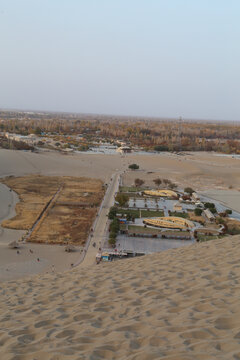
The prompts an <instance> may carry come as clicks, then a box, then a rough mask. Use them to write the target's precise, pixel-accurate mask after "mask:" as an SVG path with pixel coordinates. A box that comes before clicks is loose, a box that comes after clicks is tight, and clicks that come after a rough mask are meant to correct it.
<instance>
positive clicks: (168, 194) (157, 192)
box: [143, 190, 178, 199]
mask: <svg viewBox="0 0 240 360" xmlns="http://www.w3.org/2000/svg"><path fill="white" fill-rule="evenodd" d="M143 193H144V194H145V195H150V196H159V197H171V198H176V199H177V198H178V194H177V193H176V192H175V191H173V190H145V191H144V192H143Z"/></svg>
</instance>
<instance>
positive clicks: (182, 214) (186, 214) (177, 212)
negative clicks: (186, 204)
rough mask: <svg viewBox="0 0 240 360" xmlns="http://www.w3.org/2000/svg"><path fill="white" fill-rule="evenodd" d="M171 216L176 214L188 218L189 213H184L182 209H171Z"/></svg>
mask: <svg viewBox="0 0 240 360" xmlns="http://www.w3.org/2000/svg"><path fill="white" fill-rule="evenodd" d="M170 216H176V217H182V218H184V219H188V218H189V215H188V213H183V212H180V211H171V215H170Z"/></svg>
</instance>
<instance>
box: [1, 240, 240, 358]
mask: <svg viewBox="0 0 240 360" xmlns="http://www.w3.org/2000/svg"><path fill="white" fill-rule="evenodd" d="M239 257H240V237H239V236H237V237H232V238H229V239H223V240H216V241H211V242H208V243H203V244H194V245H190V246H187V247H183V248H179V249H174V250H168V251H165V252H162V253H158V254H153V255H147V256H144V257H142V258H135V259H130V260H123V261H118V262H115V263H106V264H101V265H94V266H89V267H88V268H85V269H84V270H81V268H80V267H79V268H75V269H74V270H72V271H69V272H66V273H62V274H47V275H37V276H34V277H31V278H26V279H23V280H18V281H10V282H4V283H2V284H1V289H0V293H1V297H0V301H1V317H0V321H1V332H0V343H1V349H0V356H1V359H4V360H30V359H31V360H32V359H36V360H42V359H46V360H50V359H51V360H57V359H58V360H62V359H71V360H77V359H79V360H80V359H91V360H98V359H117V360H119V359H121V360H125V359H128V360H133V359H134V360H149V359H166V360H187V359H192V360H193V359H194V360H213V359H224V360H228V359H235V360H236V359H240V309H239V296H240V283H239V276H240V264H239Z"/></svg>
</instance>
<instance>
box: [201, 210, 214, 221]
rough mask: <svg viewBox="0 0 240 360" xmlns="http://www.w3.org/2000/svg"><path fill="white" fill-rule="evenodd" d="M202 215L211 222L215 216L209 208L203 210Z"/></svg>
mask: <svg viewBox="0 0 240 360" xmlns="http://www.w3.org/2000/svg"><path fill="white" fill-rule="evenodd" d="M203 215H204V217H205V219H206V220H208V221H211V222H212V221H214V220H215V216H214V215H213V213H212V212H211V211H210V210H209V209H205V210H203Z"/></svg>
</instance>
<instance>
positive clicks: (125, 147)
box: [117, 146, 132, 154]
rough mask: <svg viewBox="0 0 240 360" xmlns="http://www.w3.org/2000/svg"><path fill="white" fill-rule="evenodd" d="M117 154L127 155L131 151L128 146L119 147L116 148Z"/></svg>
mask: <svg viewBox="0 0 240 360" xmlns="http://www.w3.org/2000/svg"><path fill="white" fill-rule="evenodd" d="M117 152H120V153H121V154H127V153H131V152H132V149H131V148H130V147H129V146H120V147H119V148H117Z"/></svg>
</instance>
